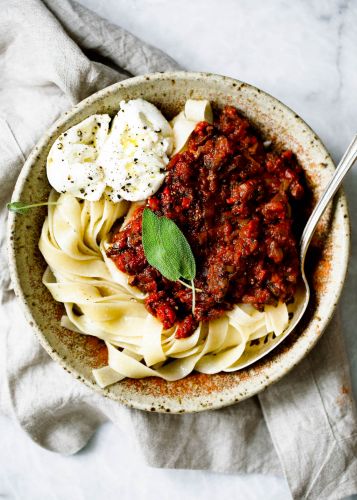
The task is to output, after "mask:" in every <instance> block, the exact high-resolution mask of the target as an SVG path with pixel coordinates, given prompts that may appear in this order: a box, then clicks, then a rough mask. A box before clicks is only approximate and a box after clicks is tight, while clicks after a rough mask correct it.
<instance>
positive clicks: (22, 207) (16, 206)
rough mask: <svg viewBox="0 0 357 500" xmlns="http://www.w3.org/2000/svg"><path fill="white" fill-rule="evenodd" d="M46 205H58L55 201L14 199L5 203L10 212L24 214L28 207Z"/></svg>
mask: <svg viewBox="0 0 357 500" xmlns="http://www.w3.org/2000/svg"><path fill="white" fill-rule="evenodd" d="M46 205H58V202H57V201H42V202H39V203H30V204H27V203H23V202H21V201H14V202H12V203H8V204H7V205H6V207H7V209H8V210H11V212H16V213H18V214H25V213H26V212H27V211H28V210H29V209H30V208H35V207H43V206H46Z"/></svg>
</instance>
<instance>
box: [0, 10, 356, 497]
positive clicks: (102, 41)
mask: <svg viewBox="0 0 357 500" xmlns="http://www.w3.org/2000/svg"><path fill="white" fill-rule="evenodd" d="M0 12H1V17H0V134H1V141H0V185H1V188H2V189H1V190H0V204H1V212H0V223H1V226H0V227H1V231H0V252H1V253H0V284H1V300H2V305H1V307H0V324H1V337H0V341H1V342H2V344H1V348H0V356H1V357H2V359H1V361H0V370H1V379H0V383H1V385H0V389H1V393H0V396H1V398H0V401H1V409H2V411H3V412H5V413H6V414H7V415H9V417H11V418H13V419H16V420H17V422H18V423H19V424H20V425H21V427H22V428H23V429H24V431H25V432H27V434H28V435H29V437H31V438H32V439H33V440H34V441H36V442H37V443H38V444H39V445H41V446H43V447H45V448H48V449H50V450H53V451H57V452H59V453H63V454H71V453H75V452H77V451H78V450H80V449H81V448H82V447H83V446H84V445H85V444H86V442H87V441H88V439H89V438H90V436H91V435H92V434H93V432H94V431H95V429H96V428H97V426H98V425H99V424H100V423H102V422H103V421H105V420H107V419H110V420H111V421H112V422H114V423H115V424H116V425H118V426H119V427H121V428H123V429H125V432H127V433H129V434H130V435H131V436H132V439H134V440H136V441H137V442H138V443H139V445H140V447H141V450H142V452H143V454H144V456H145V457H146V460H147V463H148V464H149V465H151V466H154V467H171V468H191V469H210V470H214V471H222V472H223V471H224V472H240V473H242V472H260V473H273V474H283V473H284V474H285V476H286V478H287V480H288V483H289V486H290V489H291V492H292V495H293V497H294V498H297V499H301V498H309V499H317V498H319V499H324V500H326V499H337V498H341V497H343V496H346V495H349V494H352V493H354V492H357V459H356V455H357V426H356V417H355V413H354V407H353V402H352V399H351V388H350V382H349V375H348V368H347V361H346V356H345V351H344V346H343V344H342V336H341V334H340V327H339V322H338V318H336V317H335V319H334V321H333V322H332V324H331V326H330V328H329V329H328V331H327V332H326V334H325V335H324V337H323V339H322V341H321V342H320V343H319V345H318V346H317V347H316V348H315V349H314V350H313V352H312V353H311V354H310V355H309V356H308V357H307V358H306V359H305V360H304V361H303V362H302V363H300V365H299V366H298V367H297V368H295V369H294V371H293V372H292V373H290V374H289V375H288V376H286V377H285V378H284V379H283V380H282V381H281V382H279V383H277V384H276V385H274V386H272V387H270V388H269V389H268V390H266V391H265V392H263V393H261V394H260V395H259V396H258V397H254V398H251V399H249V400H247V401H244V402H242V403H240V404H238V405H235V406H232V407H229V408H226V409H223V410H218V411H209V412H204V413H201V414H196V415H178V416H174V415H161V414H151V413H145V412H140V411H134V410H130V409H128V408H126V407H123V406H121V405H119V404H117V403H114V402H112V401H109V400H107V399H105V398H103V397H101V396H99V395H98V394H95V393H94V392H92V391H91V390H89V389H88V388H87V387H85V386H83V385H82V384H81V383H79V382H78V381H76V380H74V379H73V378H72V377H71V376H70V375H69V374H67V373H66V372H65V371H63V370H62V368H60V367H59V366H57V365H56V363H54V362H53V361H52V360H51V359H50V358H49V356H48V355H47V353H46V352H45V351H44V350H43V349H42V348H41V347H40V346H39V344H38V343H37V341H36V339H35V337H34V336H33V334H32V333H31V330H30V328H29V327H28V325H27V324H26V322H25V320H24V319H23V317H22V313H21V312H20V311H19V308H18V304H17V303H16V301H15V300H14V296H13V292H12V291H11V285H10V281H9V275H8V269H7V261H6V249H5V219H6V209H5V208H4V205H5V202H6V201H8V200H9V198H10V194H11V190H12V188H13V185H14V182H15V180H16V176H17V174H18V172H19V170H20V168H21V166H22V164H23V160H24V157H26V156H27V155H28V153H29V151H30V149H31V148H32V147H33V145H34V144H35V142H36V141H37V140H38V138H39V137H40V136H41V134H42V133H43V132H44V130H45V129H46V127H48V126H49V125H50V124H51V123H52V122H53V121H54V120H55V119H56V118H57V117H58V115H59V114H60V113H61V112H63V111H64V110H65V109H67V108H69V107H70V106H71V105H72V104H74V103H76V102H78V101H79V100H81V99H83V98H84V97H86V96H87V95H89V94H91V93H93V92H95V91H96V90H98V89H100V88H102V87H105V86H106V85H109V84H111V83H113V82H116V81H118V80H121V79H123V78H126V77H127V76H130V75H135V74H139V73H146V72H153V71H165V70H169V69H175V68H177V65H176V64H175V62H174V61H172V60H171V59H170V58H168V57H167V56H165V54H163V53H161V52H160V51H158V50H156V49H154V48H152V47H149V46H147V45H145V44H144V43H143V42H141V41H140V40H138V39H136V38H134V37H133V36H131V35H130V34H128V33H126V32H125V31H124V30H122V29H121V28H119V27H117V26H113V25H111V24H110V23H108V22H106V21H104V20H103V19H101V18H99V17H97V16H96V15H95V14H93V13H92V12H90V11H88V10H86V9H84V8H83V7H81V6H79V5H77V4H75V3H72V2H70V1H68V0H46V2H45V3H41V1H40V0H11V1H8V0H7V1H6V0H0Z"/></svg>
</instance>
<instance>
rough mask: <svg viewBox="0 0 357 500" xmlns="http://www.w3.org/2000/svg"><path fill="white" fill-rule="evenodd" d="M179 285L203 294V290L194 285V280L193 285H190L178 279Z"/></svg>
mask: <svg viewBox="0 0 357 500" xmlns="http://www.w3.org/2000/svg"><path fill="white" fill-rule="evenodd" d="M177 281H178V282H179V283H181V285H183V286H185V287H186V288H189V289H190V290H192V291H193V290H195V291H196V292H203V290H201V288H195V285H194V283H193V280H191V285H189V284H188V283H185V282H184V281H182V280H180V279H178V280H177Z"/></svg>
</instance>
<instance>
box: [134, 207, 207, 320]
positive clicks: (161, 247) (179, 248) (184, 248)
mask: <svg viewBox="0 0 357 500" xmlns="http://www.w3.org/2000/svg"><path fill="white" fill-rule="evenodd" d="M142 242H143V248H144V253H145V257H146V259H147V261H148V263H149V264H150V265H151V266H153V267H155V269H157V270H158V271H159V272H160V273H161V274H162V275H163V276H164V277H165V278H167V279H168V280H171V281H179V282H180V283H181V284H182V285H184V286H186V287H188V288H190V289H191V290H192V314H194V311H195V306H196V293H195V292H196V291H201V290H199V289H195V286H194V282H193V280H194V279H195V276H196V262H195V257H194V255H193V253H192V250H191V247H190V244H189V243H188V241H187V239H186V237H185V235H184V234H183V233H182V231H181V230H180V229H179V228H178V226H177V225H176V224H175V223H174V221H172V220H171V219H168V218H167V217H158V216H157V215H156V214H154V212H152V211H151V210H150V209H148V208H145V209H144V212H143V226H142ZM180 278H183V279H185V280H188V281H190V283H191V285H189V284H188V283H185V282H184V281H182V280H181V279H180Z"/></svg>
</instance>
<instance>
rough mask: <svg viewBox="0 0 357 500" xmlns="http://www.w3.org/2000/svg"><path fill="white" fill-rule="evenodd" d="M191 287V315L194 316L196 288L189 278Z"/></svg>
mask: <svg viewBox="0 0 357 500" xmlns="http://www.w3.org/2000/svg"><path fill="white" fill-rule="evenodd" d="M179 281H180V280H179ZM191 287H192V316H195V309H196V289H195V284H194V282H193V280H191Z"/></svg>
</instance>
